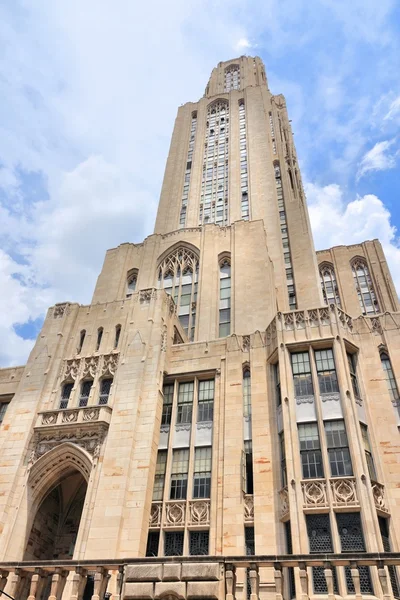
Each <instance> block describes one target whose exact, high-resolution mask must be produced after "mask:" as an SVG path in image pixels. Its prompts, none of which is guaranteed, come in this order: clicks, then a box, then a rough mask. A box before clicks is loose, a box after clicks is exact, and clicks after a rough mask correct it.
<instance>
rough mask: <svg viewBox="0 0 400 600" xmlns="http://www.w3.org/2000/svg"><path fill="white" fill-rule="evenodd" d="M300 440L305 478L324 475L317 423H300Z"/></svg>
mask: <svg viewBox="0 0 400 600" xmlns="http://www.w3.org/2000/svg"><path fill="white" fill-rule="evenodd" d="M298 429H299V442H300V455H301V464H302V468H303V478H304V479H314V478H318V477H323V476H324V468H323V465H322V455H321V444H320V441H319V433H318V425H317V423H300V424H299V426H298Z"/></svg>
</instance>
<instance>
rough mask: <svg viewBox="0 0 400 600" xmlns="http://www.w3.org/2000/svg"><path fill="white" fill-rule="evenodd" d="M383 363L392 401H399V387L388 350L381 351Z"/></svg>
mask: <svg viewBox="0 0 400 600" xmlns="http://www.w3.org/2000/svg"><path fill="white" fill-rule="evenodd" d="M381 363H382V367H383V370H384V372H385V376H386V383H387V386H388V390H389V394H390V398H391V400H392V402H395V403H397V402H399V400H400V395H399V389H398V387H397V382H396V378H395V376H394V373H393V369H392V363H391V362H390V358H389V356H388V355H387V354H386V352H381Z"/></svg>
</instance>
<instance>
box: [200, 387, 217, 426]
mask: <svg viewBox="0 0 400 600" xmlns="http://www.w3.org/2000/svg"><path fill="white" fill-rule="evenodd" d="M213 418H214V379H210V380H207V381H199V399H198V407H197V422H198V423H201V422H210V421H212V420H213Z"/></svg>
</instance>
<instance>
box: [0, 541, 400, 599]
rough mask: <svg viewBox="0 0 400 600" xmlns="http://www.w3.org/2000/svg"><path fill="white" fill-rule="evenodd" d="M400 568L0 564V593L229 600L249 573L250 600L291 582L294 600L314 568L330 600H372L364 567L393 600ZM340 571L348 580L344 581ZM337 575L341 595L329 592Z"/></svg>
mask: <svg viewBox="0 0 400 600" xmlns="http://www.w3.org/2000/svg"><path fill="white" fill-rule="evenodd" d="M399 565H400V554H399V553H390V552H389V553H382V554H379V553H368V554H367V553H365V554H360V553H354V554H353V553H346V554H333V553H332V554H303V555H281V556H276V555H274V556H260V557H258V556H233V557H231V556H226V557H221V556H192V557H186V556H185V557H177V556H173V557H163V558H148V559H146V558H134V559H124V560H123V561H121V560H108V561H95V560H80V561H73V560H71V561H61V560H54V561H39V562H30V561H29V562H28V561H25V562H18V563H0V591H3V590H4V592H6V593H7V594H9V595H10V596H11V597H12V598H18V599H19V598H21V599H22V598H28V599H29V600H42V599H43V600H61V599H62V600H79V599H80V598H82V597H83V596H84V597H86V598H91V600H104V599H105V598H110V600H143V598H147V599H155V600H157V599H161V598H164V597H174V598H179V599H180V600H194V599H196V598H207V599H210V600H211V599H214V600H235V599H236V598H239V597H241V596H242V594H243V580H244V576H246V575H247V577H248V586H249V588H250V589H249V592H250V593H251V595H250V600H259V599H260V598H263V597H264V596H265V590H266V589H268V590H269V592H272V593H273V596H271V597H275V599H276V600H283V598H287V597H288V595H287V591H288V589H289V584H290V582H293V581H294V582H295V587H296V590H295V592H296V598H299V599H301V600H309V598H310V596H312V595H313V591H312V590H313V583H312V568H313V567H319V568H320V571H321V572H322V576H323V577H324V579H325V583H326V586H325V587H326V592H325V594H323V595H324V596H327V598H328V600H332V599H334V598H335V593H336V594H337V593H339V595H340V596H342V597H344V596H347V595H348V590H347V586H348V585H349V583H350V584H351V587H352V588H353V590H354V591H352V592H351V593H352V595H353V597H354V595H355V598H356V599H357V600H361V599H362V598H368V597H369V598H371V595H370V594H368V595H363V594H362V592H361V588H362V581H361V579H362V578H361V577H360V575H361V571H360V568H363V569H364V571H365V568H369V569H370V573H371V581H372V585H373V592H374V596H375V597H378V598H383V599H384V600H393V598H394V594H393V591H394V590H393V588H392V585H395V586H397V580H396V568H397V567H398V566H399ZM265 567H268V568H269V569H267V570H266V569H265ZM344 568H345V569H347V573H348V575H349V577H350V581H349V579H348V578H346V577H344V573H343V569H344ZM335 573H336V575H335ZM244 574H245V575H244ZM293 575H294V577H293ZM337 575H339V577H338V578H337V580H338V585H339V589H338V591H337V592H335V585H337V583H336V577H337ZM397 592H398V590H397V589H396V590H395V593H396V596H397ZM290 597H291V596H290Z"/></svg>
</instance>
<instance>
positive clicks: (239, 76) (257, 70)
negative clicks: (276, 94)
mask: <svg viewBox="0 0 400 600" xmlns="http://www.w3.org/2000/svg"><path fill="white" fill-rule="evenodd" d="M263 83H264V84H267V78H266V75H265V69H264V65H263V62H262V60H261V59H260V58H259V57H258V56H254V57H253V56H240V57H239V58H232V59H231V60H227V61H224V62H220V63H218V66H217V67H215V69H213V70H212V73H211V76H210V79H209V80H208V84H207V87H206V90H205V92H204V97H205V98H210V97H212V96H216V95H217V94H227V93H229V92H230V91H232V90H244V89H245V88H246V87H249V86H255V85H261V84H263Z"/></svg>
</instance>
